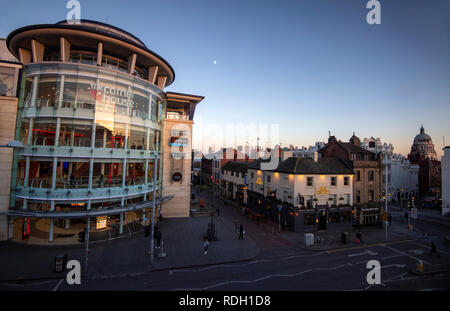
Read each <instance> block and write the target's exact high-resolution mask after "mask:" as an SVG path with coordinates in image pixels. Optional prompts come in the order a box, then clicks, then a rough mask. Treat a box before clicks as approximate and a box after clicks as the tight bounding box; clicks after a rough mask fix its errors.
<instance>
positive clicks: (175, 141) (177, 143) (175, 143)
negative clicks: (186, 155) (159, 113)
mask: <svg viewBox="0 0 450 311" xmlns="http://www.w3.org/2000/svg"><path fill="white" fill-rule="evenodd" d="M169 145H170V146H171V147H187V146H188V145H189V140H188V139H187V138H186V137H171V138H170V143H169Z"/></svg>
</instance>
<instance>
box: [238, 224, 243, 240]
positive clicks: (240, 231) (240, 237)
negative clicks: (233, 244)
mask: <svg viewBox="0 0 450 311" xmlns="http://www.w3.org/2000/svg"><path fill="white" fill-rule="evenodd" d="M243 238H244V226H243V225H242V224H241V226H240V227H239V240H240V239H243Z"/></svg>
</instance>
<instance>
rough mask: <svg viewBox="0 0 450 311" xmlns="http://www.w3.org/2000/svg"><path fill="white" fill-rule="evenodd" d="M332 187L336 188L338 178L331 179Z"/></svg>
mask: <svg viewBox="0 0 450 311" xmlns="http://www.w3.org/2000/svg"><path fill="white" fill-rule="evenodd" d="M331 186H332V187H336V176H332V177H331Z"/></svg>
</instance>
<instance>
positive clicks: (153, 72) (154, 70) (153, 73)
mask: <svg viewBox="0 0 450 311" xmlns="http://www.w3.org/2000/svg"><path fill="white" fill-rule="evenodd" d="M158 69H159V67H158V66H150V67H149V68H148V81H150V83H152V84H155V82H156V77H157V75H158Z"/></svg>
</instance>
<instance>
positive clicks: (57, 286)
mask: <svg viewBox="0 0 450 311" xmlns="http://www.w3.org/2000/svg"><path fill="white" fill-rule="evenodd" d="M63 281H64V279H61V280H59V282H58V284H56V286H55V288H53V291H54V292H56V291H57V290H58V288H59V286H60V285H61V283H62V282H63Z"/></svg>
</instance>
